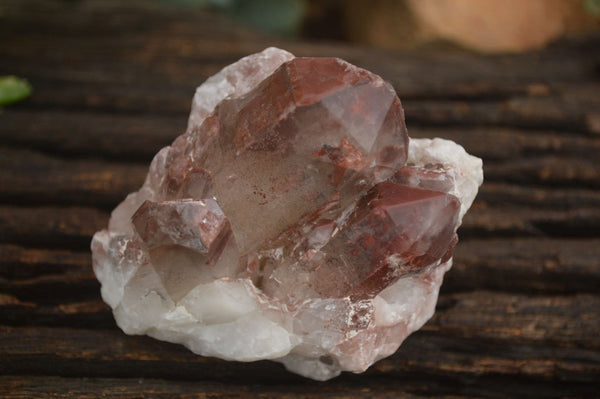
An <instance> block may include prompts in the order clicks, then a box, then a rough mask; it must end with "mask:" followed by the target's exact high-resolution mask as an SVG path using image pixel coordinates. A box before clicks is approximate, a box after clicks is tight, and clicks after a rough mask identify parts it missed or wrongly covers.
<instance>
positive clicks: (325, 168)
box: [92, 48, 483, 380]
mask: <svg viewBox="0 0 600 399" xmlns="http://www.w3.org/2000/svg"><path fill="white" fill-rule="evenodd" d="M482 180H483V173H482V164H481V160H480V159H478V158H475V157H472V156H470V155H468V154H467V153H466V152H465V151H464V150H463V148H462V147H460V146H458V145H457V144H454V143H453V142H450V141H446V140H441V139H433V140H428V139H421V140H410V145H409V138H408V135H407V132H406V127H405V125H404V114H403V110H402V106H401V104H400V100H399V99H398V97H397V96H396V94H395V92H394V90H393V88H392V87H391V86H390V85H389V84H388V83H386V82H384V81H383V80H382V79H381V78H380V77H379V76H377V75H375V74H373V73H370V72H368V71H366V70H364V69H361V68H358V67H355V66H353V65H351V64H349V63H347V62H345V61H342V60H340V59H335V58H295V57H294V56H293V55H292V54H290V53H288V52H286V51H283V50H279V49H275V48H268V49H266V50H264V51H263V52H262V53H259V54H254V55H251V56H248V57H246V58H243V59H242V60H240V61H238V62H236V63H234V64H232V65H230V66H228V67H226V68H225V69H223V70H222V71H221V72H219V73H218V74H217V75H215V76H213V77H211V78H210V79H208V80H207V81H206V82H205V83H204V84H203V85H202V86H200V87H199V88H198V90H197V92H196V95H195V97H194V101H193V105H192V112H191V115H190V118H189V125H188V129H187V131H186V132H185V134H183V135H181V136H180V137H178V138H177V139H176V140H175V141H174V142H173V144H172V145H171V146H169V147H166V148H163V149H162V150H161V151H160V152H159V153H158V154H157V155H156V157H155V158H154V160H153V161H152V164H151V165H150V170H149V172H148V176H147V178H146V181H145V183H144V185H143V186H142V187H141V189H140V190H139V191H137V192H135V193H132V194H130V195H129V196H128V197H127V198H126V199H125V201H123V203H121V204H120V205H119V206H118V207H117V208H116V209H115V210H114V211H113V213H112V216H111V219H110V222H109V226H108V229H107V230H102V231H100V232H98V233H96V235H95V236H94V239H93V242H92V251H93V260H94V270H95V273H96V275H97V277H98V279H99V280H100V282H101V283H102V297H103V298H104V300H105V301H106V302H107V303H108V304H109V305H110V306H111V307H112V308H113V310H114V315H115V318H116V321H117V323H118V325H119V326H120V327H121V328H122V329H123V331H125V332H126V333H128V334H148V335H150V336H152V337H155V338H158V339H161V340H165V341H170V342H176V343H181V344H184V345H186V346H187V347H188V348H189V349H191V350H192V351H194V352H195V353H198V354H201V355H204V356H216V357H219V358H222V359H228V360H238V361H253V360H259V359H272V360H275V361H279V362H281V363H283V364H284V365H285V366H286V367H287V368H288V369H289V370H291V371H294V372H296V373H299V374H301V375H304V376H307V377H311V378H314V379H318V380H326V379H329V378H332V377H334V376H336V375H338V374H339V373H340V372H341V371H342V370H347V371H352V372H362V371H364V370H366V369H367V368H368V367H369V366H370V365H371V364H372V363H373V362H375V361H377V360H378V359H381V358H383V357H385V356H388V355H390V354H392V353H393V352H394V351H396V349H397V348H398V346H399V345H400V344H401V343H402V341H403V340H404V339H405V338H406V336H407V335H408V334H410V333H411V332H413V331H415V330H417V329H418V328H420V327H421V326H422V325H423V324H424V323H425V322H426V321H427V319H429V317H431V315H432V314H433V311H434V307H435V303H436V300H437V294H438V290H439V287H440V285H441V282H442V277H443V275H444V273H445V272H446V271H447V270H448V269H449V268H450V265H451V262H452V251H453V248H454V245H455V244H456V242H457V236H456V229H457V228H458V226H459V224H460V221H461V219H462V217H463V215H464V213H465V212H466V211H467V209H468V208H469V206H470V205H471V203H472V201H473V199H474V197H475V195H476V193H477V189H478V186H479V185H480V184H481V182H482Z"/></svg>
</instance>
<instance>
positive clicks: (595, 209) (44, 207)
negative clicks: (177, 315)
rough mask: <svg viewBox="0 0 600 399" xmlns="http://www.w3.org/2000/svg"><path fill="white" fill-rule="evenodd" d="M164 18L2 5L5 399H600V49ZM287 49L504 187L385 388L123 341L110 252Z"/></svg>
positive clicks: (66, 6) (367, 378) (66, 5)
mask: <svg viewBox="0 0 600 399" xmlns="http://www.w3.org/2000/svg"><path fill="white" fill-rule="evenodd" d="M156 4H157V3H150V2H145V3H143V4H140V3H131V2H117V1H95V2H94V1H78V2H72V1H69V2H66V1H64V2H61V1H56V0H55V1H20V2H13V1H9V0H2V1H0V10H2V19H0V75H2V74H17V75H19V76H23V77H25V78H27V79H29V80H30V81H31V83H32V84H33V86H34V89H35V92H34V94H33V96H32V97H31V98H30V99H28V100H27V101H25V102H23V103H21V104H19V105H17V106H13V107H10V108H6V109H4V110H2V112H1V113H0V139H1V141H0V337H1V338H2V339H1V340H0V359H1V361H0V374H2V376H1V377H0V396H2V397H15V398H16V397H22V398H33V397H40V398H42V397H56V396H60V397H68V398H71V397H72V398H75V397H77V398H79V397H84V398H91V397H132V398H133V397H157V398H158V397H160V398H163V397H213V398H221V397H223V398H224V397H239V398H246V397H261V398H265V397H278V396H284V397H288V398H300V397H303V398H304V397H328V398H363V397H365V398H366V397H390V398H392V397H393V398H396V397H409V398H413V397H414V398H419V397H453V398H463V397H491V398H500V397H522V398H531V397H544V398H559V397H600V384H599V383H598V381H600V293H599V288H600V261H599V259H600V155H599V153H600V136H599V133H600V51H599V50H600V38H595V39H594V38H591V39H588V40H585V41H579V42H568V43H560V44H557V45H554V46H552V47H550V48H548V49H547V50H544V51H540V52H536V53H531V54H524V55H517V56H498V57H484V56H479V55H474V54H471V53H467V52H463V51H459V50H454V49H442V50H432V49H430V50H420V51H412V52H406V53H394V52H384V51H377V50H369V49H363V48H352V47H348V46H343V45H333V44H311V43H282V42H277V41H273V40H270V39H269V38H264V37H261V36H259V35H257V34H255V33H251V32H248V31H246V30H244V29H242V28H239V27H236V26H233V25H232V24H231V23H229V22H227V21H224V20H222V19H220V18H218V17H215V16H213V15H210V14H203V13H198V12H195V11H189V10H183V11H182V10H181V9H177V8H167V7H165V6H164V5H162V6H158V5H156ZM268 45H279V46H283V47H285V48H288V49H289V50H291V51H292V52H294V53H296V54H298V55H335V56H340V57H343V58H346V59H348V60H349V61H351V62H354V63H356V64H358V65H361V66H364V67H367V68H369V69H372V70H374V71H375V72H378V73H379V74H381V75H382V76H383V77H384V78H385V79H387V80H389V81H391V82H392V83H393V84H394V86H395V87H396V89H397V91H398V93H399V94H400V96H401V98H402V99H403V102H404V107H405V110H406V116H407V123H408V126H409V130H410V132H411V135H413V136H416V137H431V136H440V137H447V138H451V139H454V140H457V141H458V142H460V143H461V144H462V145H464V147H465V148H466V149H467V150H468V151H470V152H472V153H474V154H476V155H478V156H481V157H483V158H484V165H485V173H486V183H485V184H484V186H483V187H482V189H481V192H480V195H479V197H478V200H477V201H476V203H475V204H474V207H473V209H472V211H471V213H470V214H468V216H467V218H466V220H465V221H464V225H463V226H462V227H461V229H460V234H461V242H460V244H459V245H458V247H457V250H456V256H455V266H454V268H453V269H452V270H451V271H450V272H449V273H448V275H447V278H446V283H445V285H444V286H443V288H442V293H441V296H440V301H439V304H438V310H437V312H436V315H435V316H434V318H433V319H432V320H431V321H430V322H429V323H428V324H427V325H426V326H425V327H424V328H423V330H421V331H420V332H418V333H415V334H413V335H412V336H411V337H409V338H408V339H407V341H406V342H405V343H404V344H403V346H402V347H401V348H400V350H399V351H398V352H397V353H396V354H395V355H394V356H392V357H390V358H388V359H385V360H382V361H381V362H379V363H377V364H376V365H375V366H374V367H372V368H371V369H370V370H369V371H368V372H366V373H365V374H363V375H346V374H345V375H343V376H341V377H339V378H337V379H335V380H332V381H330V382H327V383H315V382H308V381H306V380H304V379H302V378H300V377H297V376H294V375H291V374H289V373H287V372H286V371H285V370H284V369H283V367H281V366H280V365H277V364H273V363H269V362H258V363H249V364H243V363H228V362H224V361H220V360H215V359H210V358H202V357H199V356H195V355H193V354H191V353H189V352H188V351H186V350H185V349H184V348H182V347H180V346H176V345H171V344H167V343H162V342H158V341H155V340H152V339H150V338H147V337H129V336H126V335H124V334H123V333H121V332H120V331H119V330H118V328H117V327H116V326H115V324H114V321H113V319H112V316H111V314H110V312H109V310H108V308H107V306H105V305H104V304H103V303H102V301H101V299H100V295H99V286H98V283H97V282H96V280H95V278H94V276H93V272H92V270H91V262H90V254H89V241H90V237H91V235H92V234H93V233H94V231H96V230H97V229H99V228H101V227H103V226H104V225H105V224H106V222H107V219H108V213H109V211H110V209H112V208H113V207H114V206H115V205H116V204H117V203H118V202H119V201H120V200H121V199H122V198H123V197H124V196H125V194H126V193H128V192H130V191H132V190H134V189H136V188H137V187H138V186H139V185H140V183H141V181H142V180H143V178H144V174H145V172H146V168H147V165H148V162H149V161H150V159H151V157H152V155H153V154H154V153H155V152H156V151H157V150H158V149H159V148H160V147H161V146H163V145H165V144H168V143H169V142H170V141H172V140H173V138H174V137H176V136H177V135H178V134H180V133H181V132H182V129H183V128H184V127H185V124H186V114H187V112H188V108H189V103H190V99H191V95H192V93H193V90H194V87H195V86H196V85H198V84H199V83H200V82H201V81H202V80H203V79H205V78H206V77H208V76H209V75H210V74H212V73H214V72H216V71H217V70H218V69H219V68H221V67H223V66H224V65H226V64H228V63H230V62H232V61H234V60H236V59H238V58H239V57H241V56H243V55H246V54H248V53H251V52H255V51H258V50H261V49H262V48H264V47H266V46H268Z"/></svg>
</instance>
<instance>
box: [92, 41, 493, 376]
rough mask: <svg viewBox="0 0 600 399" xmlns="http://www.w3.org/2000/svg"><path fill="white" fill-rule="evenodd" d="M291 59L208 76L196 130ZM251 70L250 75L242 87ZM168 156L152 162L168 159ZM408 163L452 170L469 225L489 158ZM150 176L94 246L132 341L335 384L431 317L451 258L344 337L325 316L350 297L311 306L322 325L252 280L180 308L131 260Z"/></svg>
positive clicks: (229, 284)
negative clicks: (265, 365) (149, 340)
mask: <svg viewBox="0 0 600 399" xmlns="http://www.w3.org/2000/svg"><path fill="white" fill-rule="evenodd" d="M291 58H293V55H291V54H290V53H288V52H285V51H283V50H279V49H274V48H269V49H267V50H265V51H263V52H262V53H258V54H254V55H252V56H249V57H246V58H244V59H242V60H240V61H238V63H235V64H232V65H231V66H229V67H227V68H225V69H224V70H222V71H221V72H220V73H219V74H217V75H215V76H213V77H212V78H210V79H209V80H208V81H207V82H206V83H205V84H203V85H202V86H200V87H199V88H198V90H197V92H196V95H195V97H194V102H193V107H192V113H191V115H190V121H189V127H188V131H189V130H190V129H193V128H194V126H197V125H198V124H199V123H201V122H202V120H203V119H204V118H205V117H206V115H208V114H209V113H210V112H212V110H213V109H214V107H215V105H216V104H218V103H219V102H220V101H221V100H222V99H223V98H226V97H228V96H229V97H231V96H239V95H243V94H244V93H246V92H248V91H249V90H251V89H252V88H253V87H255V86H256V84H258V83H259V82H260V81H262V80H263V79H264V78H265V77H266V76H268V75H269V74H271V73H272V71H273V70H274V69H276V68H277V67H278V66H279V65H280V64H281V63H283V62H285V61H287V60H289V59H291ZM263 64H265V65H268V67H267V68H266V69H264V70H263V69H261V68H260V65H263ZM248 73H250V75H251V78H250V79H247V80H243V79H242V77H243V76H246V75H247V74H248ZM245 74H246V75H245ZM160 156H161V153H159V154H158V155H157V157H156V158H155V161H154V162H153V165H156V164H158V163H160V162H161V159H160ZM408 162H409V163H413V164H415V165H417V166H419V165H426V164H430V163H441V164H443V165H444V166H445V167H446V168H447V169H448V170H449V172H450V173H451V174H452V177H453V181H454V188H453V189H452V191H451V194H453V195H455V196H456V197H457V198H458V199H459V200H460V202H461V212H460V217H461V218H462V216H463V215H464V214H465V212H466V211H467V209H468V208H469V207H470V206H471V204H472V202H473V200H474V198H475V195H476V194H477V189H478V187H479V185H480V184H481V183H482V181H483V171H482V162H481V160H480V159H479V158H476V157H473V156H471V155H469V154H467V153H466V152H465V150H464V149H463V148H462V147H461V146H459V145H457V144H456V143H454V142H452V141H448V140H442V139H433V140H429V139H411V141H410V147H409V159H408ZM153 167H155V166H153ZM151 171H152V167H151ZM151 175H152V173H150V174H149V176H148V179H147V182H146V184H145V185H144V187H142V189H141V190H140V191H138V192H137V193H133V194H131V195H130V196H129V197H128V198H127V199H126V200H125V201H124V202H123V203H122V204H121V205H120V206H119V207H118V208H117V209H115V211H114V212H113V215H112V217H111V223H110V225H109V229H108V230H102V231H99V232H98V233H96V234H95V236H94V239H93V242H92V250H93V253H94V271H95V273H96V276H97V278H98V280H99V281H100V283H101V284H102V290H101V292H102V298H103V299H104V301H105V302H106V303H107V304H109V305H110V306H111V308H112V309H113V312H114V315H115V319H116V321H117V324H118V325H119V327H120V328H121V329H122V330H123V331H124V332H125V333H127V334H146V335H149V336H152V337H155V338H157V339H160V340H164V341H168V342H174V343H179V344H183V345H185V346H186V347H188V348H189V349H190V350H191V351H193V352H194V353H197V354H199V355H203V356H214V357H218V358H222V359H226V360H237V361H255V360H261V359H271V360H275V361H278V362H281V363H283V364H284V365H285V367H286V368H288V369H289V370H291V371H293V372H296V373H298V374H301V375H303V376H306V377H309V378H313V379H316V380H327V379H330V378H332V377H335V376H336V375H338V374H339V373H340V372H341V371H344V370H345V371H352V372H362V371H364V370H366V369H367V368H368V367H369V366H370V365H371V364H372V363H373V362H375V361H377V360H379V359H381V358H384V357H386V356H389V355H391V354H392V353H394V352H395V351H396V350H397V349H398V347H399V345H400V344H401V343H402V341H403V340H404V339H405V338H406V337H407V336H408V335H409V334H410V333H412V332H413V331H415V330H417V329H419V328H420V327H421V326H422V325H423V324H424V323H425V322H426V321H427V320H428V319H429V318H430V317H431V316H432V315H433V312H434V309H435V304H436V301H437V296H438V291H439V288H440V285H441V283H442V279H443V275H444V273H445V272H446V271H447V270H448V269H449V268H450V267H451V262H452V260H449V261H448V262H446V263H444V264H440V265H433V267H430V268H428V269H427V270H426V271H425V272H423V273H421V274H417V275H411V276H407V277H404V278H401V279H400V280H399V281H397V282H396V283H394V284H393V285H391V286H389V287H388V288H386V289H385V290H384V291H382V292H381V293H380V294H379V295H377V296H376V297H375V298H373V299H372V300H371V301H372V304H373V306H374V309H375V311H374V316H373V319H372V322H371V324H370V325H369V327H367V328H366V329H364V330H360V331H350V332H346V333H344V334H340V333H339V331H338V330H336V329H335V328H330V327H327V326H328V325H329V324H330V323H328V320H327V317H328V315H329V314H332V315H335V314H336V313H335V312H336V311H337V309H342V308H343V307H344V306H345V304H346V302H344V301H349V299H319V300H317V301H316V302H314V303H312V304H309V305H307V308H306V309H308V310H307V311H308V312H313V315H317V316H319V317H320V316H322V317H323V318H324V319H323V320H324V322H323V323H322V324H319V323H318V322H315V319H311V318H308V319H303V318H302V317H301V316H300V315H299V314H298V313H297V312H288V311H286V308H285V306H282V305H280V304H278V303H275V302H272V301H271V300H270V298H266V297H265V296H264V295H263V294H262V293H261V292H259V290H258V289H257V288H256V287H255V286H254V285H253V284H252V282H251V281H250V280H249V279H233V278H220V279H217V280H215V281H212V282H207V283H205V284H200V285H198V286H196V287H195V288H194V289H192V290H191V291H190V292H188V293H187V294H186V295H185V296H184V297H183V298H181V299H180V300H179V301H177V302H174V301H173V300H172V299H170V296H169V295H168V294H167V292H166V289H165V287H164V286H163V285H162V283H161V279H160V277H159V276H158V274H157V273H156V271H155V270H154V268H153V267H151V266H149V265H148V264H147V262H146V260H145V259H143V257H142V255H139V258H136V256H135V253H134V255H133V258H131V256H130V258H127V259H123V258H124V254H125V252H126V247H127V242H128V240H129V239H130V237H131V236H132V234H133V231H132V229H131V226H130V223H129V222H128V220H129V218H130V217H131V215H132V214H133V213H134V212H135V210H136V209H137V208H138V207H139V205H140V204H141V203H142V202H143V201H144V200H145V199H151V198H152V195H153V193H152V190H151V189H149V188H148V187H150V185H149V183H148V182H149V181H150V180H151V179H152V176H151ZM259 227H260V226H257V228H259ZM145 262H146V263H145ZM306 309H305V310H306ZM317 319H318V317H317ZM317 321H318V320H317ZM311 323H312V324H311ZM315 323H316V324H315Z"/></svg>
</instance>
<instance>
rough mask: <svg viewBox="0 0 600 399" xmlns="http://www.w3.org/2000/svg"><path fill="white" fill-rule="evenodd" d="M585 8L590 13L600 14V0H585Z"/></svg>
mask: <svg viewBox="0 0 600 399" xmlns="http://www.w3.org/2000/svg"><path fill="white" fill-rule="evenodd" d="M583 8H584V9H585V11H586V12H587V13H588V14H590V15H595V16H600V0H583Z"/></svg>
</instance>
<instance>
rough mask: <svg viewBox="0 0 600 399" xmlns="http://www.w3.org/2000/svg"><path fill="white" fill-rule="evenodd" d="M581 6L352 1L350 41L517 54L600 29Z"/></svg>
mask: <svg viewBox="0 0 600 399" xmlns="http://www.w3.org/2000/svg"><path fill="white" fill-rule="evenodd" d="M585 4H586V3H585V1H581V0H527V1H523V0H503V1H497V0H404V1H394V0H372V1H369V2H364V1H362V0H352V1H350V2H349V3H348V7H347V9H346V11H347V12H346V23H347V26H348V31H349V35H350V36H351V39H353V40H356V41H359V42H362V43H365V44H370V45H375V46H381V47H387V48H407V47H411V46H414V45H417V44H421V43H424V42H429V41H434V40H436V39H444V40H449V41H452V42H455V43H457V44H459V45H462V46H464V47H467V48H470V49H473V50H477V51H481V52H519V51H525V50H529V49H534V48H539V47H542V46H544V45H546V44H548V43H549V42H551V41H553V40H555V39H557V38H559V37H562V36H567V35H578V34H585V33H590V32H592V31H595V30H598V29H599V28H600V18H599V16H598V15H594V14H593V13H592V12H590V10H589V9H586V7H585Z"/></svg>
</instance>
